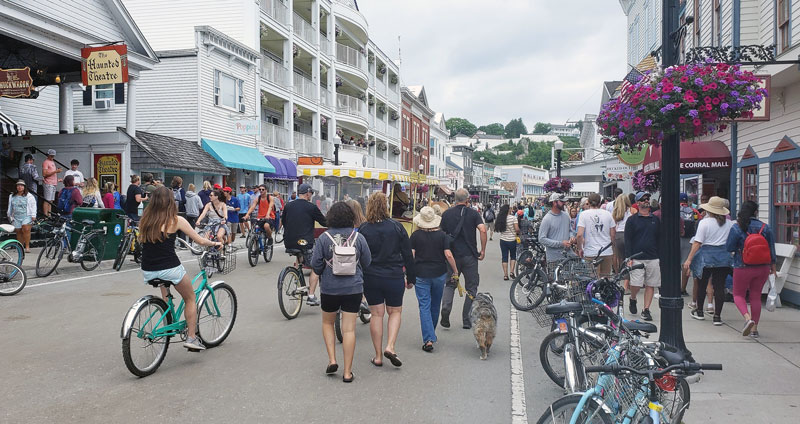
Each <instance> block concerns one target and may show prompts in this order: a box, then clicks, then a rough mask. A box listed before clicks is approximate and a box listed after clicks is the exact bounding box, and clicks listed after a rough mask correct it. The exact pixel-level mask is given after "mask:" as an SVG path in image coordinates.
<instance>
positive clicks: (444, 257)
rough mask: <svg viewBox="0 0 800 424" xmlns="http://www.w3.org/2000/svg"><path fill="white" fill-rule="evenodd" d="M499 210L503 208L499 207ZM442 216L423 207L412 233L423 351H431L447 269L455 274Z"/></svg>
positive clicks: (454, 262)
mask: <svg viewBox="0 0 800 424" xmlns="http://www.w3.org/2000/svg"><path fill="white" fill-rule="evenodd" d="M501 210H502V207H501ZM441 221H442V217H441V216H439V215H437V214H436V211H434V210H433V208H431V207H429V206H426V207H424V208H422V210H420V212H419V215H417V216H415V217H414V225H416V227H417V230H416V231H414V233H413V234H411V253H412V255H414V272H415V273H416V284H414V292H415V293H416V295H417V303H418V304H419V325H420V328H421V330H422V350H424V351H425V352H433V344H434V343H436V342H437V341H438V338H437V337H436V324H437V323H438V321H439V310H440V308H441V303H442V294H443V293H444V284H445V281H446V280H447V266H448V265H449V266H450V269H451V270H452V274H453V275H458V265H457V264H456V261H455V258H454V257H453V253H452V251H451V250H450V245H451V242H452V240H451V239H450V236H448V235H447V234H445V233H444V231H442V230H441V229H440V228H439V225H440V224H441Z"/></svg>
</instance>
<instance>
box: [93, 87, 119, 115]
mask: <svg viewBox="0 0 800 424" xmlns="http://www.w3.org/2000/svg"><path fill="white" fill-rule="evenodd" d="M92 92H93V93H94V99H93V100H92V104H93V105H94V108H95V109H110V108H112V107H113V106H111V105H113V104H114V84H100V85H95V86H94V89H93V90H92ZM106 100H108V101H106Z"/></svg>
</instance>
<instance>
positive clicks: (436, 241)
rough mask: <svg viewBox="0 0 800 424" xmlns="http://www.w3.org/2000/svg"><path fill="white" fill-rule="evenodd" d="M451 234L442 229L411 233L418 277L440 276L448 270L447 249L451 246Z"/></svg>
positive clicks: (415, 269)
mask: <svg viewBox="0 0 800 424" xmlns="http://www.w3.org/2000/svg"><path fill="white" fill-rule="evenodd" d="M450 241H451V240H450V236H448V235H447V234H445V233H444V231H442V230H437V231H425V230H417V231H414V233H413V234H411V249H413V250H414V271H415V272H416V274H417V277H422V278H434V277H440V276H441V275H442V274H444V273H446V272H447V258H446V257H445V256H444V251H445V249H449V248H450Z"/></svg>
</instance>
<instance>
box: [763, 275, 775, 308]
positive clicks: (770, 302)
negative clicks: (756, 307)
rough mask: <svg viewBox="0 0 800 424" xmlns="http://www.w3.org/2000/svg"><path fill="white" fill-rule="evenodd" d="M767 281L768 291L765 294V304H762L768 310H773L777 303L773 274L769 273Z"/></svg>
mask: <svg viewBox="0 0 800 424" xmlns="http://www.w3.org/2000/svg"><path fill="white" fill-rule="evenodd" d="M767 281H768V282H769V293H768V294H767V304H766V305H765V306H764V307H765V308H767V310H768V311H770V312H774V311H775V306H776V305H777V304H778V292H777V291H776V290H775V274H770V275H769V277H768V278H767Z"/></svg>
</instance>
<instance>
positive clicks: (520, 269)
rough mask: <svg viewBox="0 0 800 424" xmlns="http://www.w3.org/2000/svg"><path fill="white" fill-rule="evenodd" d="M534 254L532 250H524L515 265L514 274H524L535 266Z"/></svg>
mask: <svg viewBox="0 0 800 424" xmlns="http://www.w3.org/2000/svg"><path fill="white" fill-rule="evenodd" d="M533 261H534V259H533V252H531V251H530V250H524V251H523V252H522V253H520V254H519V257H518V258H517V263H516V264H515V265H514V274H516V275H520V274H524V273H525V271H527V270H528V269H530V268H531V267H532V266H533Z"/></svg>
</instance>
